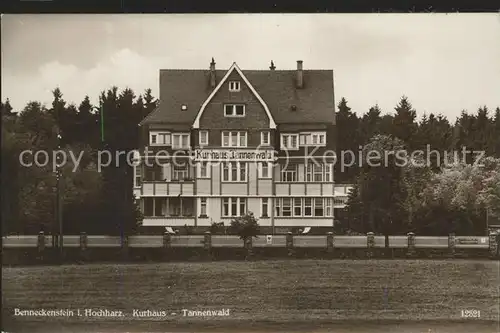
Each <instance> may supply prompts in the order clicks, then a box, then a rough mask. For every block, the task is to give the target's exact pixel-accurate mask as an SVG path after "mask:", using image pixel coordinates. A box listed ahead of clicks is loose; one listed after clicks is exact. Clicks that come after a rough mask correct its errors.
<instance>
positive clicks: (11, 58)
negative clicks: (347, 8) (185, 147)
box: [1, 13, 500, 121]
mask: <svg viewBox="0 0 500 333" xmlns="http://www.w3.org/2000/svg"><path fill="white" fill-rule="evenodd" d="M1 24H2V27H1V28H2V30H1V31H2V34H1V52H2V62H1V69H2V75H1V83H2V88H1V94H2V101H5V99H6V98H7V97H8V98H9V99H10V102H11V105H12V106H13V107H14V109H15V110H19V109H22V108H23V107H24V106H25V105H26V103H27V102H29V101H31V100H37V101H40V102H42V103H46V104H47V105H50V103H51V101H52V94H51V91H52V90H53V89H54V88H56V87H59V88H60V89H61V91H62V93H63V98H64V99H65V100H66V101H67V102H68V103H75V104H76V105H79V104H80V102H81V101H82V99H83V98H84V96H85V95H89V96H90V98H91V101H92V102H93V103H95V104H97V101H98V96H99V93H100V92H101V91H103V90H106V89H108V88H110V87H112V86H113V85H115V86H117V87H119V89H123V88H126V87H130V88H132V89H133V90H134V91H135V93H136V95H139V94H141V93H143V91H144V90H145V89H146V88H151V89H152V91H153V94H154V95H155V96H158V95H159V91H158V82H159V81H158V80H159V69H166V68H190V69H208V68H209V63H210V60H211V58H212V57H214V59H215V62H216V67H217V68H218V69H229V67H230V66H231V64H232V63H233V62H236V63H237V64H238V66H239V67H240V68H241V69H243V70H245V69H268V68H269V65H270V62H271V60H273V61H274V64H275V65H276V69H295V68H296V61H297V60H303V62H304V65H303V66H304V69H332V70H333V71H334V80H335V100H336V103H338V101H339V100H340V98H341V97H345V98H346V99H347V101H348V105H349V106H350V107H351V108H352V110H353V111H355V112H357V113H358V114H363V113H365V112H367V111H368V109H369V108H370V107H371V106H373V105H375V104H378V105H379V107H380V108H381V109H382V111H383V112H384V113H393V112H394V107H395V106H396V104H397V103H398V101H399V100H400V98H401V96H403V95H406V96H408V98H409V100H410V102H411V103H412V105H413V107H414V108H415V110H416V111H417V114H418V116H419V117H421V116H422V115H423V114H424V113H427V114H429V113H435V114H443V115H445V116H447V117H448V118H449V119H450V120H453V121H454V120H455V118H456V117H457V116H459V114H460V112H461V111H462V110H467V111H468V112H476V111H477V109H478V108H479V107H481V106H484V105H485V106H487V107H488V108H489V109H490V110H494V109H495V108H496V107H497V106H500V13H496V14H495V13H490V14H487V13H469V14H458V13H455V14H432V13H429V14H183V15H180V14H176V15H173V14H165V15H159V14H142V15H141V14H131V15H125V14H116V15H109V14H102V15H90V14H65V15H62V14H58V15H15V14H6V15H3V16H2V21H1Z"/></svg>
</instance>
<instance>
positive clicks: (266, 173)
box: [259, 162, 272, 178]
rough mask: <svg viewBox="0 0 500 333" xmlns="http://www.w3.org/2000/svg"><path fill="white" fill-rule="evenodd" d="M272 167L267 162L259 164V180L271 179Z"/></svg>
mask: <svg viewBox="0 0 500 333" xmlns="http://www.w3.org/2000/svg"><path fill="white" fill-rule="evenodd" d="M271 170H272V165H271V163H269V162H259V171H260V175H259V177H260V178H271V172H272V171H271Z"/></svg>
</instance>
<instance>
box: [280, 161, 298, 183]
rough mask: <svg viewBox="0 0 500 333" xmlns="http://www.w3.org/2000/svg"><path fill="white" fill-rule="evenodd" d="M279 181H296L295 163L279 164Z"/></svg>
mask: <svg viewBox="0 0 500 333" xmlns="http://www.w3.org/2000/svg"><path fill="white" fill-rule="evenodd" d="M281 167H282V169H281V181H282V182H296V181H297V167H298V165H297V164H292V165H287V166H284V165H282V166H281Z"/></svg>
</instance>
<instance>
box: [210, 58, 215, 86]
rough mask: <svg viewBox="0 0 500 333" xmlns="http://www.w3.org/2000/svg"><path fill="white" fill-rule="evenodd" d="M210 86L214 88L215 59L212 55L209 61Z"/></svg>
mask: <svg viewBox="0 0 500 333" xmlns="http://www.w3.org/2000/svg"><path fill="white" fill-rule="evenodd" d="M210 87H212V88H215V61H214V58H213V57H212V62H211V63H210Z"/></svg>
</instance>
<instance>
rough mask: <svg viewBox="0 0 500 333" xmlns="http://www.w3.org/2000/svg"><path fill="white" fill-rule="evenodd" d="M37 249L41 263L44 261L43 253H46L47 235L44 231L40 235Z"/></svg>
mask: <svg viewBox="0 0 500 333" xmlns="http://www.w3.org/2000/svg"><path fill="white" fill-rule="evenodd" d="M37 248H38V259H39V260H40V261H43V253H44V251H45V235H44V233H43V231H40V232H39V233H38V238H37Z"/></svg>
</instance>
